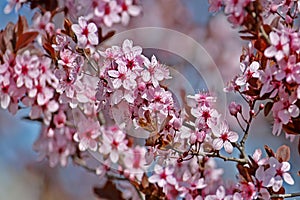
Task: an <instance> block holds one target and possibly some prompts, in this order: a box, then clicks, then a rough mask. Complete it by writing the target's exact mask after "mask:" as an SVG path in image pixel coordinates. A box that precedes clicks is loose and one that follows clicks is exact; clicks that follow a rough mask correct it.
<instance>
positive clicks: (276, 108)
mask: <svg viewBox="0 0 300 200" xmlns="http://www.w3.org/2000/svg"><path fill="white" fill-rule="evenodd" d="M279 96H280V101H278V102H275V103H274V105H273V108H272V110H273V115H275V116H276V117H278V118H279V119H280V121H281V122H282V123H283V124H287V123H288V122H289V121H290V119H291V117H298V116H299V112H300V111H299V108H298V107H297V105H295V104H294V103H295V102H296V101H297V98H296V97H295V95H291V96H289V95H288V94H286V93H285V92H284V91H280V95H279Z"/></svg>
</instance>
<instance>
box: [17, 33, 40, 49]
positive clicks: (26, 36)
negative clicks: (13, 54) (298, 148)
mask: <svg viewBox="0 0 300 200" xmlns="http://www.w3.org/2000/svg"><path fill="white" fill-rule="evenodd" d="M38 34H39V33H38V32H36V31H31V32H26V33H23V34H21V35H20V36H19V38H18V40H17V43H16V48H15V50H16V51H18V50H19V49H21V48H23V47H26V46H27V45H28V44H29V43H31V42H33V40H34V39H35V38H36V37H37V36H38Z"/></svg>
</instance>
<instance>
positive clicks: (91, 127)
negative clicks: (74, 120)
mask: <svg viewBox="0 0 300 200" xmlns="http://www.w3.org/2000/svg"><path fill="white" fill-rule="evenodd" d="M77 129H78V130H77V132H76V133H75V135H74V140H75V141H76V142H79V149H80V151H85V150H87V149H90V150H92V151H96V150H97V147H98V142H97V139H98V137H99V136H100V135H101V133H100V125H99V123H98V122H97V121H94V120H93V119H90V118H88V119H86V120H81V121H80V122H79V123H78V126H77Z"/></svg>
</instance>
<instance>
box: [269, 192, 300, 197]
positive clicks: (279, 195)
mask: <svg viewBox="0 0 300 200" xmlns="http://www.w3.org/2000/svg"><path fill="white" fill-rule="evenodd" d="M299 196H300V192H296V193H290V194H273V195H272V196H271V198H291V197H299Z"/></svg>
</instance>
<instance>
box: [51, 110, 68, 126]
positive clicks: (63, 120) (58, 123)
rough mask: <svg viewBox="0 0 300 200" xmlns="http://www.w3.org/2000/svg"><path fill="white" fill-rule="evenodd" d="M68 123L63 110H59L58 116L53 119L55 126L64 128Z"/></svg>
mask: <svg viewBox="0 0 300 200" xmlns="http://www.w3.org/2000/svg"><path fill="white" fill-rule="evenodd" d="M66 121H67V116H66V115H65V113H64V111H63V110H59V111H58V113H57V114H55V115H54V117H53V123H54V124H55V126H56V128H62V127H64V125H65V123H66Z"/></svg>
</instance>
